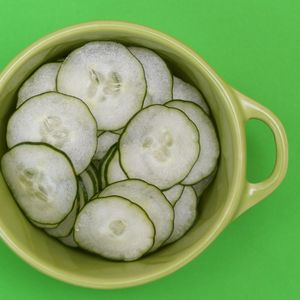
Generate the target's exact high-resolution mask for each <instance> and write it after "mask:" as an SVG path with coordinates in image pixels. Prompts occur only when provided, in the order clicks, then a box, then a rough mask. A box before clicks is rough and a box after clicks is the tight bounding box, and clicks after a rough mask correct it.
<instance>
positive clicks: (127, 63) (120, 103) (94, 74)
mask: <svg viewBox="0 0 300 300" xmlns="http://www.w3.org/2000/svg"><path fill="white" fill-rule="evenodd" d="M57 90H58V91H59V92H62V93H65V94H68V95H72V96H75V97H78V98H80V99H82V100H83V101H84V102H85V103H86V104H87V105H88V107H89V108H90V110H91V112H92V113H93V115H94V116H95V118H96V120H97V124H98V129H99V130H118V129H120V128H122V127H124V126H125V125H126V123H127V122H128V120H129V119H130V118H131V117H132V116H133V115H134V114H135V113H136V112H137V111H139V110H140V109H141V107H142V106H143V101H144V97H145V93H146V81H145V76H144V71H143V68H142V66H141V64H140V63H139V61H138V60H137V59H136V58H135V57H134V56H133V55H132V54H131V53H130V51H129V50H128V49H127V48H126V47H125V46H123V45H121V44H118V43H115V42H104V41H102V42H90V43H88V44H86V45H84V46H83V47H81V48H78V49H76V50H75V51H73V52H72V53H71V54H69V56H68V57H67V58H66V60H65V61H64V62H63V64H62V66H61V68H60V71H59V73H58V76H57ZM124 103H125V105H124Z"/></svg>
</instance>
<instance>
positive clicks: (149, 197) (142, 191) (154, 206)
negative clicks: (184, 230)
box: [99, 179, 174, 251]
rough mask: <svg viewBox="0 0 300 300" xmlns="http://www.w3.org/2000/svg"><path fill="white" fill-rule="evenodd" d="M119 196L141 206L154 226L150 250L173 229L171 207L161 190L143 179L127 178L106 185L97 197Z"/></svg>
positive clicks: (154, 248)
mask: <svg viewBox="0 0 300 300" xmlns="http://www.w3.org/2000/svg"><path fill="white" fill-rule="evenodd" d="M113 195H116V196H120V197H124V198H126V199H129V200H130V201H132V202H133V203H136V204H137V205H139V206H141V207H142V208H143V209H144V210H145V211H146V213H147V214H148V216H149V218H150V219H151V221H152V222H153V224H154V227H155V232H156V233H155V241H154V244H153V247H152V249H151V251H154V250H156V249H157V248H158V247H159V246H160V245H162V243H163V242H164V241H165V240H166V239H167V238H168V237H169V236H170V234H171V233H172V230H173V221H174V212H173V208H172V206H171V205H170V203H169V202H168V201H167V199H166V198H165V197H164V195H163V194H162V193H161V191H160V190H159V189H158V188H157V187H155V186H153V185H150V184H148V183H146V182H144V181H141V180H135V179H129V180H124V181H120V182H116V183H114V184H111V185H109V186H107V187H106V188H105V189H104V190H103V191H102V192H101V193H100V194H99V197H107V196H113Z"/></svg>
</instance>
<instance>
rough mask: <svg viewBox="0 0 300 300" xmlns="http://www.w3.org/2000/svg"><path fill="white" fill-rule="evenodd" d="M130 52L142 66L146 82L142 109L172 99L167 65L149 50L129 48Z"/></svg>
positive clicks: (170, 76) (171, 83)
mask: <svg viewBox="0 0 300 300" xmlns="http://www.w3.org/2000/svg"><path fill="white" fill-rule="evenodd" d="M128 49H129V50H130V52H131V53H132V54H133V55H134V56H135V57H136V58H137V59H138V60H139V61H140V63H141V64H142V66H143V68H144V71H145V77H146V82H147V94H146V98H145V101H144V107H147V106H149V105H152V104H163V103H165V102H167V101H169V100H170V99H172V86H173V78H172V74H171V73H170V71H169V69H168V66H167V64H166V63H165V62H164V61H163V60H162V59H161V58H160V56H158V55H157V54H156V53H155V52H153V51H152V50H150V49H146V48H141V47H129V48H128Z"/></svg>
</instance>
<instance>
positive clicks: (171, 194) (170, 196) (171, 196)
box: [163, 184, 184, 206]
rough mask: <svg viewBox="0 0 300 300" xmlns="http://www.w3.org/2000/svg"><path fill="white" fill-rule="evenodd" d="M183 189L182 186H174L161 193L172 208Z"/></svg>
mask: <svg viewBox="0 0 300 300" xmlns="http://www.w3.org/2000/svg"><path fill="white" fill-rule="evenodd" d="M183 188H184V186H183V185H181V184H176V185H174V186H173V187H171V188H170V189H168V190H166V191H164V192H163V193H164V195H165V197H166V198H167V200H168V201H169V202H170V203H171V204H172V206H174V205H175V203H176V202H177V200H178V199H179V198H180V196H181V194H182V192H183Z"/></svg>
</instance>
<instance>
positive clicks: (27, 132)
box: [6, 92, 97, 174]
mask: <svg viewBox="0 0 300 300" xmlns="http://www.w3.org/2000/svg"><path fill="white" fill-rule="evenodd" d="M96 132H97V127H96V122H95V119H94V118H93V116H92V114H91V113H90V111H89V109H88V107H87V106H86V105H85V104H84V103H83V102H82V101H81V100H79V99H76V98H74V97H70V96H66V95H62V94H59V93H56V92H49V93H45V94H42V95H38V96H35V97H33V98H31V99H29V100H27V101H26V102H24V104H22V105H21V106H20V107H19V108H18V109H17V110H16V111H15V112H14V114H13V115H12V116H11V118H10V119H9V121H8V125H7V134H6V140H7V145H8V147H9V148H11V147H13V146H14V145H16V144H19V143H22V142H44V143H47V144H50V145H52V146H53V147H55V148H57V149H59V150H62V151H63V152H65V153H66V154H67V155H68V157H69V158H70V159H71V161H72V163H73V165H74V168H75V171H76V173H77V174H79V173H81V172H82V171H83V170H84V169H85V168H86V167H87V166H88V165H89V163H90V161H91V159H92V157H93V155H94V153H95V151H96V147H97V135H96Z"/></svg>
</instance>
